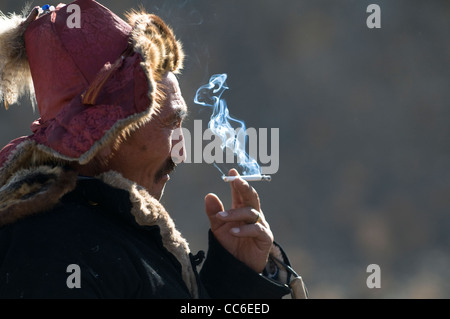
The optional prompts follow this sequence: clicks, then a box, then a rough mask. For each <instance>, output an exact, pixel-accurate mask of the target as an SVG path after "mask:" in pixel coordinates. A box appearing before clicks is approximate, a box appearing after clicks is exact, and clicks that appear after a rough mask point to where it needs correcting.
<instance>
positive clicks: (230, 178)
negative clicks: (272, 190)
mask: <svg viewBox="0 0 450 319" xmlns="http://www.w3.org/2000/svg"><path fill="white" fill-rule="evenodd" d="M239 177H240V178H242V179H243V180H245V181H248V182H261V181H265V182H270V181H271V180H272V176H270V175H244V176H222V179H223V181H224V182H226V183H229V182H232V181H234V180H235V179H236V178H239Z"/></svg>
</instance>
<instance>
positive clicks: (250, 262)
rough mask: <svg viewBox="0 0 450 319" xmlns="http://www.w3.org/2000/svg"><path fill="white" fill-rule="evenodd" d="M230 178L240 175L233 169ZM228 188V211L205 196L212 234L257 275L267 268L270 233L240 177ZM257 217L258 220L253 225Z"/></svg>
mask: <svg viewBox="0 0 450 319" xmlns="http://www.w3.org/2000/svg"><path fill="white" fill-rule="evenodd" d="M229 175H230V176H239V173H238V172H237V171H236V170H235V169H232V170H230V172H229ZM230 186H231V196H232V205H231V209H229V210H225V208H224V206H223V204H222V202H221V201H220V199H219V198H218V197H217V196H216V195H215V194H211V193H210V194H208V195H206V197H205V207H206V214H207V215H208V218H209V221H210V223H211V231H212V232H213V234H214V236H215V237H216V239H217V240H218V241H219V242H220V244H221V245H222V246H223V247H224V248H225V249H226V250H228V251H229V252H230V253H231V254H232V255H233V256H234V257H236V258H237V259H239V260H240V261H242V262H243V263H245V264H246V265H247V266H249V267H250V268H252V269H253V270H255V271H256V272H259V273H260V272H262V271H263V270H264V267H265V266H266V263H267V259H268V256H269V251H270V248H271V247H272V243H273V234H272V231H271V230H270V226H269V224H268V223H267V222H266V220H265V218H264V215H263V213H262V211H261V207H260V202H259V196H258V193H257V192H256V191H255V189H254V188H253V187H251V186H250V185H249V184H248V183H247V182H246V181H244V180H242V179H240V178H237V179H236V180H234V181H233V182H231V183H230ZM258 217H259V218H260V219H259V221H258V222H256V221H257V220H258Z"/></svg>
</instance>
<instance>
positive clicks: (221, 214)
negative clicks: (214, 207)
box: [217, 212, 228, 217]
mask: <svg viewBox="0 0 450 319" xmlns="http://www.w3.org/2000/svg"><path fill="white" fill-rule="evenodd" d="M217 214H219V215H220V216H222V217H227V216H228V213H227V212H218V213H217Z"/></svg>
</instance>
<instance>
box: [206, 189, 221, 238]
mask: <svg viewBox="0 0 450 319" xmlns="http://www.w3.org/2000/svg"><path fill="white" fill-rule="evenodd" d="M205 210H206V215H207V216H208V218H209V222H210V224H211V230H213V231H214V230H215V229H217V228H218V227H220V226H221V225H222V224H224V222H223V221H221V220H219V219H217V218H216V214H217V213H218V212H222V211H224V210H225V209H224V207H223V204H222V202H221V201H220V199H219V197H217V195H216V194H213V193H209V194H208V195H206V196H205Z"/></svg>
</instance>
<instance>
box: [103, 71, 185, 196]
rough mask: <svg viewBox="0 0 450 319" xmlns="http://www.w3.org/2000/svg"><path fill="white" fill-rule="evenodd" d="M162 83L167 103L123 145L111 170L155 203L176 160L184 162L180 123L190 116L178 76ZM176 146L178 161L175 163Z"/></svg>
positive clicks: (170, 76)
mask: <svg viewBox="0 0 450 319" xmlns="http://www.w3.org/2000/svg"><path fill="white" fill-rule="evenodd" d="M161 83H162V84H163V86H164V88H165V89H164V93H165V100H164V102H163V103H162V105H161V107H160V109H159V111H158V112H157V114H155V115H154V116H153V117H152V119H151V120H150V121H149V122H148V123H147V124H146V125H144V126H142V127H141V128H139V129H137V130H136V131H134V132H133V133H132V134H131V136H130V137H128V138H127V139H126V140H125V141H124V142H123V143H122V144H121V145H120V147H119V149H118V150H117V152H116V154H115V156H113V158H112V159H111V161H110V168H111V169H113V170H115V171H118V172H120V173H121V174H122V175H123V176H124V177H125V178H128V179H130V180H132V181H134V182H136V183H137V184H139V185H141V186H143V187H145V188H146V189H147V191H148V192H149V193H150V195H152V196H153V197H155V198H156V199H160V198H161V196H162V194H163V191H164V186H165V184H166V183H167V181H168V180H169V174H170V173H171V172H172V170H173V169H174V168H175V163H174V160H175V162H177V163H180V162H182V161H184V159H185V153H184V139H183V135H182V131H181V122H182V120H183V118H184V117H185V115H186V112H187V107H186V103H185V101H184V99H183V97H182V95H181V91H180V87H179V85H178V81H177V79H176V77H175V75H173V74H172V73H170V72H169V73H168V74H167V75H166V76H164V78H163V79H162V81H161ZM179 143H182V144H181V145H182V148H180V144H179ZM175 145H177V149H178V150H179V151H177V152H176V153H177V156H178V158H174V159H172V154H171V153H172V149H173V147H174V146H175Z"/></svg>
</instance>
